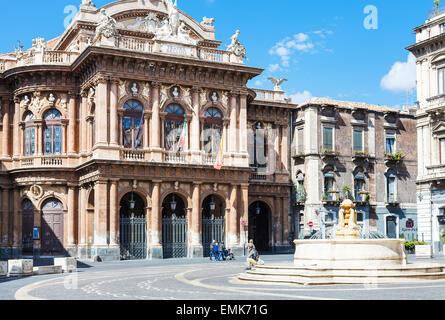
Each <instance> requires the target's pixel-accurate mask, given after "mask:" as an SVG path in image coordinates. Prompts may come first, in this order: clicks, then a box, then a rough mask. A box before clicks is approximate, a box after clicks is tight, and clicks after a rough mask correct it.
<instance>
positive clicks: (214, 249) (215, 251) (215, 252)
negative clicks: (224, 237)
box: [213, 242, 219, 261]
mask: <svg viewBox="0 0 445 320" xmlns="http://www.w3.org/2000/svg"><path fill="white" fill-rule="evenodd" d="M218 250H219V245H218V242H215V245H214V246H213V253H214V255H215V261H219V256H218Z"/></svg>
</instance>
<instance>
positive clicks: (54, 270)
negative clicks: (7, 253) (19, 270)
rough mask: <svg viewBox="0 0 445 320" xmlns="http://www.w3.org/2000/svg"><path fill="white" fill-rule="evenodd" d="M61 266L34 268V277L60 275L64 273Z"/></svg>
mask: <svg viewBox="0 0 445 320" xmlns="http://www.w3.org/2000/svg"><path fill="white" fill-rule="evenodd" d="M62 271H63V270H62V267H61V266H42V267H34V268H33V274H34V275H39V276H41V275H44V274H58V273H62Z"/></svg>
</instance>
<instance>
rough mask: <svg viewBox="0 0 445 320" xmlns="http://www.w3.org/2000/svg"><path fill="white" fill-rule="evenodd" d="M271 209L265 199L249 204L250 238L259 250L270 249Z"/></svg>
mask: <svg viewBox="0 0 445 320" xmlns="http://www.w3.org/2000/svg"><path fill="white" fill-rule="evenodd" d="M271 212H272V211H271V209H270V207H269V205H268V204H267V203H265V202H264V201H255V202H253V203H252V204H251V205H250V206H249V239H252V240H253V242H254V244H255V247H256V249H257V250H258V251H270V249H271V247H270V240H271V239H270V235H271V233H272V230H271Z"/></svg>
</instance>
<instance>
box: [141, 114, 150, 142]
mask: <svg viewBox="0 0 445 320" xmlns="http://www.w3.org/2000/svg"><path fill="white" fill-rule="evenodd" d="M149 126H150V114H149V113H148V112H146V113H145V114H144V126H143V128H142V130H143V131H142V134H143V138H144V144H143V146H144V149H145V150H147V149H148V148H149V147H150V146H149V134H150V131H149V130H148V127H149Z"/></svg>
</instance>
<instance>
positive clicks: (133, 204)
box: [129, 192, 136, 210]
mask: <svg viewBox="0 0 445 320" xmlns="http://www.w3.org/2000/svg"><path fill="white" fill-rule="evenodd" d="M129 203H130V209H131V210H133V209H134V207H135V205H136V201H134V197H133V192H132V193H131V200H130V201H129Z"/></svg>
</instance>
